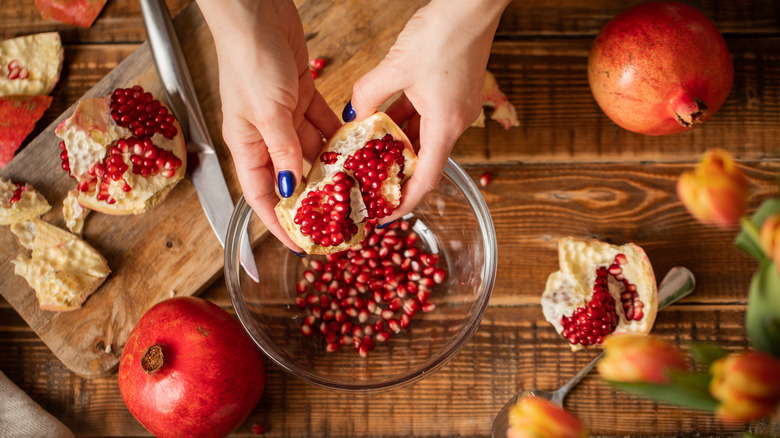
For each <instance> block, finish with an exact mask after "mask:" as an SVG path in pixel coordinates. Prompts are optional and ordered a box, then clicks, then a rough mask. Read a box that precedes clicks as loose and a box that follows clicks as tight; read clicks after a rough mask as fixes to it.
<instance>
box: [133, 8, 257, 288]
mask: <svg viewBox="0 0 780 438" xmlns="http://www.w3.org/2000/svg"><path fill="white" fill-rule="evenodd" d="M141 10H142V12H143V16H144V25H145V26H146V36H147V39H148V41H149V47H150V48H151V51H152V57H153V58H154V63H155V65H156V66H157V73H158V74H159V76H160V80H161V81H162V84H163V88H164V89H165V95H166V96H167V98H168V102H169V104H170V105H171V111H173V114H174V116H176V118H177V119H178V120H179V123H181V126H182V130H183V131H184V134H185V136H187V139H188V141H187V154H188V160H190V162H191V164H189V165H188V167H189V168H190V169H191V174H190V178H191V179H192V185H193V186H195V190H196V191H197V192H198V199H200V204H201V205H202V206H203V211H204V212H205V213H206V217H207V218H208V220H209V223H210V224H211V228H213V229H214V233H216V235H217V238H218V239H219V243H221V244H222V247H223V248H224V247H225V236H226V235H227V228H228V222H229V221H230V216H231V214H232V213H233V201H232V199H231V198H230V192H229V191H228V187H227V184H226V183H225V177H224V176H223V175H222V169H221V168H220V166H219V159H218V158H217V153H216V151H215V150H214V146H213V143H212V142H211V137H210V136H209V131H208V128H207V127H206V121H205V120H204V118H203V113H202V112H201V110H200V104H199V103H198V96H197V95H196V93H195V87H194V86H193V84H192V77H191V76H190V70H189V68H188V67H187V61H186V60H185V59H184V52H183V51H182V49H181V45H180V44H179V38H178V37H177V36H176V30H175V29H174V27H173V22H172V21H171V17H170V14H169V13H168V8H167V7H166V6H165V2H164V1H163V0H141ZM240 255H241V265H242V266H243V267H244V270H246V272H247V274H248V275H249V276H250V277H251V278H252V279H253V280H255V281H258V280H259V276H258V273H257V265H256V264H255V259H254V254H253V253H252V247H251V245H250V243H249V238H248V237H247V235H246V234H244V240H243V241H242V242H241V254H240Z"/></svg>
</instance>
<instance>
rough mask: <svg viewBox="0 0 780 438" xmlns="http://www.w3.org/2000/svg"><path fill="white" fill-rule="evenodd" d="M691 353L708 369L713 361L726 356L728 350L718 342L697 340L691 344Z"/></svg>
mask: <svg viewBox="0 0 780 438" xmlns="http://www.w3.org/2000/svg"><path fill="white" fill-rule="evenodd" d="M691 354H693V357H694V358H695V359H696V362H697V363H698V364H699V365H701V366H702V368H704V369H705V370H707V369H709V368H710V365H712V363H713V362H715V361H716V360H718V359H720V358H721V357H723V356H725V355H726V354H728V352H727V351H726V350H724V349H723V348H722V347H721V346H720V345H717V344H711V343H706V342H695V343H693V344H691Z"/></svg>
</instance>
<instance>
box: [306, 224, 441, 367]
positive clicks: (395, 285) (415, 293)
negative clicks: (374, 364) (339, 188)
mask: <svg viewBox="0 0 780 438" xmlns="http://www.w3.org/2000/svg"><path fill="white" fill-rule="evenodd" d="M410 228H411V227H410V224H409V222H407V221H403V220H402V221H400V222H394V223H392V224H390V225H389V226H387V227H385V228H381V229H379V228H376V221H375V220H371V221H369V222H368V223H367V224H366V226H365V230H366V238H365V240H364V241H363V242H361V243H360V244H358V245H355V246H354V247H352V248H350V249H348V250H346V251H342V252H339V253H335V254H328V255H327V257H326V259H325V260H324V261H323V260H321V259H311V260H310V261H309V269H307V270H306V271H304V272H303V278H302V279H301V281H299V282H298V283H296V286H295V287H296V292H297V293H298V298H301V297H303V298H302V299H301V300H300V301H298V300H296V303H299V302H300V303H301V304H300V305H299V306H298V307H300V308H301V309H303V310H304V311H305V313H306V316H305V317H304V318H303V323H302V325H301V333H302V334H303V335H304V336H306V337H309V336H312V335H313V334H315V332H319V333H320V334H321V335H322V336H324V342H325V351H326V352H328V353H333V352H336V351H338V350H339V348H340V347H344V346H352V347H353V348H354V349H355V350H357V353H358V355H359V356H361V357H366V356H367V355H368V354H369V352H370V351H371V350H373V349H374V348H376V344H381V343H385V342H387V341H388V340H390V338H392V337H393V336H396V335H398V334H400V333H402V332H403V331H404V330H406V329H408V328H409V326H410V324H411V320H412V318H413V317H414V316H415V315H417V314H422V313H427V312H431V311H433V310H434V309H435V307H436V306H435V305H434V303H432V302H431V301H429V298H430V295H431V290H432V289H434V288H435V287H436V285H438V284H441V283H442V282H444V280H445V277H446V272H445V270H444V269H443V268H441V267H439V266H437V264H438V262H439V255H438V254H434V253H427V252H425V251H424V250H423V248H422V247H421V244H420V241H419V238H418V237H417V234H416V233H415V232H414V231H412V230H411V229H410ZM325 283H327V286H326V285H325Z"/></svg>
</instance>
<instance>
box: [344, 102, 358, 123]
mask: <svg viewBox="0 0 780 438" xmlns="http://www.w3.org/2000/svg"><path fill="white" fill-rule="evenodd" d="M356 115H357V114H355V108H352V101H351V100H350V101H349V102H347V104H346V105H344V111H342V112H341V118H342V120H344V121H345V122H351V121H353V120H355V116H356Z"/></svg>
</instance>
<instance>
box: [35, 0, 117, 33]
mask: <svg viewBox="0 0 780 438" xmlns="http://www.w3.org/2000/svg"><path fill="white" fill-rule="evenodd" d="M105 4H106V0H35V7H37V8H38V12H40V13H41V17H43V18H45V19H47V20H56V21H59V22H62V23H65V24H71V25H74V26H80V27H90V26H92V23H93V22H94V21H95V19H96V18H97V16H98V15H100V11H101V10H103V6H105Z"/></svg>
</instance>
